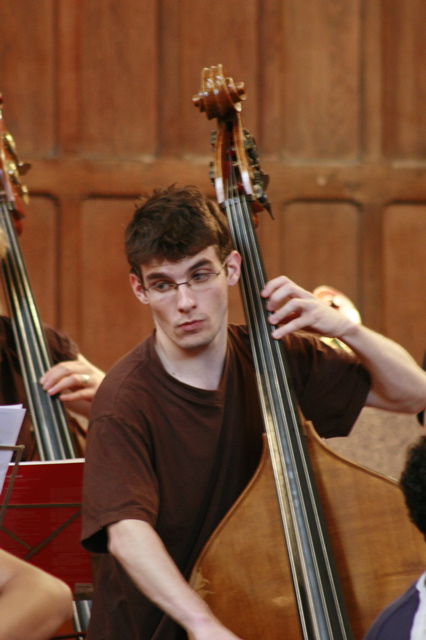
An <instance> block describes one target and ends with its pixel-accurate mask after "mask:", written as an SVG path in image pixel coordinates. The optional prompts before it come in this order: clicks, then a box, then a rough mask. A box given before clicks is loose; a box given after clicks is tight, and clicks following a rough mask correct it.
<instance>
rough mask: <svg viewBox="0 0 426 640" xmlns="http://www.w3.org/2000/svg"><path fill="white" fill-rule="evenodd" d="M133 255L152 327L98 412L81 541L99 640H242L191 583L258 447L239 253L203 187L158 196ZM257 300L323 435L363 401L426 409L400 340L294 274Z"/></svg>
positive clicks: (132, 240)
mask: <svg viewBox="0 0 426 640" xmlns="http://www.w3.org/2000/svg"><path fill="white" fill-rule="evenodd" d="M126 252H127V257H128V260H129V263H130V267H131V274H130V282H131V286H132V289H133V292H134V294H135V295H136V297H137V298H138V300H139V301H140V302H141V303H142V304H146V305H149V306H150V308H151V312H152V316H153V320H154V325H155V330H154V332H153V334H152V335H151V336H150V337H149V338H147V339H146V340H145V341H144V342H143V343H142V344H140V345H139V346H137V347H136V348H135V349H134V350H133V351H132V352H131V353H130V354H128V355H127V356H125V357H124V358H123V359H122V360H121V361H120V362H119V363H118V364H117V365H115V367H113V369H112V370H111V371H110V372H109V373H108V374H107V376H106V378H105V380H104V382H103V384H102V385H101V387H100V389H99V391H98V393H97V396H96V397H95V400H94V403H93V407H92V414H91V423H90V429H89V437H88V446H87V454H86V474H85V486H84V524H83V544H84V545H85V547H86V548H87V549H89V550H91V551H95V552H101V553H102V554H103V555H102V561H101V567H100V570H99V573H98V580H97V584H96V588H95V597H94V601H93V609H92V616H91V623H90V627H89V632H88V639H89V640H101V639H103V640H105V639H108V640H112V639H114V640H121V639H122V638H132V640H134V639H137V638H139V639H143V640H148V639H151V638H155V639H156V640H160V639H161V640H172V639H173V640H175V639H177V638H184V637H186V633H187V632H188V633H190V634H191V635H192V637H193V638H194V639H195V640H201V639H203V640H210V639H213V638H214V639H215V640H218V639H221V640H231V639H234V640H235V638H236V636H235V635H234V634H233V633H231V632H230V631H228V630H227V629H226V628H225V627H224V626H223V625H222V624H221V623H220V621H219V620H217V619H216V618H215V617H214V615H213V614H212V613H211V611H210V610H209V609H208V607H207V606H206V604H205V602H204V601H203V600H202V599H201V598H200V597H199V596H198V594H197V593H196V592H195V591H193V590H192V589H191V587H190V586H189V585H188V583H187V581H186V580H187V578H188V576H189V573H190V570H191V567H192V566H193V564H194V562H195V560H196V558H197V556H198V554H199V553H200V551H201V549H202V547H203V545H204V543H205V542H206V541H207V539H208V538H209V536H210V535H211V533H212V531H213V530H214V528H215V527H216V525H217V524H218V522H219V521H220V520H221V518H222V517H223V516H224V515H225V514H226V513H227V511H228V510H229V508H230V507H231V505H232V504H233V503H234V501H235V500H236V498H237V497H238V496H239V495H240V493H241V491H242V490H243V489H244V487H245V486H246V484H247V482H248V481H249V479H250V477H251V476H252V475H253V472H254V471H255V469H256V466H257V464H258V462H259V457H260V452H261V438H262V430H263V427H262V415H261V409H260V406H259V400H258V393H257V388H256V380H255V374H254V368H253V361H252V355H251V350H250V344H249V338H248V335H247V330H246V328H245V327H241V326H235V325H234V326H232V325H228V287H232V286H235V285H237V283H238V280H239V277H240V266H241V257H240V255H239V254H238V253H237V252H236V251H234V250H232V247H231V243H230V237H229V232H228V228H227V224H226V219H225V217H224V216H223V214H222V213H221V212H220V211H219V209H218V208H217V206H216V205H215V204H214V203H212V202H211V201H209V200H208V199H207V198H205V197H204V196H203V194H202V193H201V192H200V191H199V190H198V189H196V188H195V187H185V188H182V189H180V188H177V187H170V188H169V189H166V190H156V191H155V192H154V193H153V194H151V195H146V196H145V197H144V198H143V199H142V201H141V204H140V206H139V208H138V209H137V211H136V212H135V215H134V217H133V220H132V221H131V222H130V224H129V226H128V228H127V231H126ZM259 295H261V296H262V297H263V298H264V300H265V304H266V306H267V309H268V310H269V311H271V312H272V314H271V316H270V322H271V324H274V325H276V326H277V327H278V328H276V329H275V330H274V331H273V333H272V336H273V337H274V338H275V339H277V340H282V341H283V342H284V344H285V348H286V351H287V353H288V357H289V362H290V368H291V375H292V379H293V386H294V389H295V392H296V396H297V398H298V402H299V404H300V408H301V410H302V412H303V415H304V416H305V418H306V419H308V420H311V421H312V422H313V423H314V425H315V428H316V430H317V431H318V432H319V434H320V435H321V436H324V437H330V436H333V435H335V436H337V435H339V436H341V435H346V434H348V433H349V431H350V429H351V427H352V425H353V423H354V421H355V420H356V418H357V416H358V413H359V411H360V410H361V408H362V407H363V406H364V404H369V405H371V406H375V407H380V408H383V409H389V410H394V411H402V412H408V413H410V412H411V413H416V412H418V411H420V410H421V409H422V408H423V407H424V406H425V405H426V375H425V373H424V372H423V371H422V370H421V369H420V367H418V366H417V365H416V363H415V362H414V361H413V360H412V358H411V357H410V356H409V355H408V353H407V352H406V351H405V350H404V349H402V348H401V347H399V346H398V345H396V344H395V343H394V342H392V341H390V340H388V339H386V338H384V337H383V336H380V335H378V334H376V333H374V332H373V331H370V330H369V329H367V328H365V327H363V326H359V325H355V324H354V323H353V322H352V321H351V320H350V319H349V318H347V317H346V316H344V315H343V314H341V313H339V312H337V311H336V310H334V309H332V308H331V307H329V306H326V305H324V304H323V303H321V302H320V301H319V300H318V299H317V298H315V296H314V295H312V294H311V293H308V292H307V291H305V290H304V289H302V288H301V287H299V286H297V285H296V284H295V283H294V282H292V281H290V280H289V279H288V278H286V277H285V276H280V277H278V278H275V279H274V280H271V281H270V282H268V283H267V284H266V286H265V288H264V290H263V291H261V292H260V294H259ZM300 329H303V330H304V332H303V333H299V330H300ZM307 332H309V333H307ZM314 334H318V335H324V336H330V337H331V336H332V337H336V338H339V339H340V340H342V341H343V342H345V343H346V344H347V345H348V346H349V347H350V348H351V349H352V351H353V352H354V353H355V354H356V356H355V355H354V353H349V352H346V351H345V350H343V349H339V350H336V349H332V348H329V347H328V346H326V345H325V344H323V343H322V342H321V341H320V340H319V339H318V337H316V335H314ZM230 606H232V603H230Z"/></svg>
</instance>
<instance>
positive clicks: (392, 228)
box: [383, 204, 426, 362]
mask: <svg viewBox="0 0 426 640" xmlns="http://www.w3.org/2000/svg"><path fill="white" fill-rule="evenodd" d="M383 236H384V253H383V258H384V261H383V278H384V298H383V309H384V317H385V318H386V327H385V331H386V334H387V335H389V336H390V337H392V338H393V339H394V340H397V341H398V342H400V343H401V344H402V345H404V346H405V348H406V349H408V350H409V351H410V353H411V354H412V355H413V356H414V357H415V358H416V359H417V361H418V362H421V361H422V360H423V355H424V353H425V351H426V334H425V330H424V325H425V317H426V293H425V276H426V252H425V241H426V205H407V204H401V205H397V204H396V205H393V206H390V207H388V208H387V209H386V210H385V212H384V222H383Z"/></svg>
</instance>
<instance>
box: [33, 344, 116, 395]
mask: <svg viewBox="0 0 426 640" xmlns="http://www.w3.org/2000/svg"><path fill="white" fill-rule="evenodd" d="M104 377H105V373H104V372H103V371H101V369H98V368H97V367H95V365H93V364H92V363H91V362H89V361H88V360H87V359H86V358H85V357H84V356H82V355H81V354H79V355H78V358H77V360H67V361H65V362H60V363H59V364H56V365H55V366H54V367H52V368H51V369H49V370H48V371H46V373H45V374H44V375H43V376H42V377H41V378H40V384H41V385H42V386H43V389H44V390H45V391H46V392H47V393H48V394H49V395H51V396H53V395H56V394H59V398H60V399H61V400H62V401H63V402H79V401H81V400H86V401H88V402H91V401H92V400H93V398H94V396H95V393H96V391H97V390H98V387H99V385H100V384H101V382H102V380H103V379H104Z"/></svg>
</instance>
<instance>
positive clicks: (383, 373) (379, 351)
mask: <svg viewBox="0 0 426 640" xmlns="http://www.w3.org/2000/svg"><path fill="white" fill-rule="evenodd" d="M339 339H340V340H342V341H343V342H345V343H346V344H347V345H348V346H349V347H350V348H351V349H352V350H353V351H354V352H355V353H356V355H357V356H358V358H359V359H360V361H361V362H362V363H363V365H364V366H365V367H366V369H367V370H368V371H369V373H370V375H371V381H372V387H371V391H370V394H369V396H368V398H367V403H366V404H368V405H369V406H374V407H378V408H381V409H389V410H391V411H401V412H408V413H417V412H419V411H421V410H423V409H424V408H425V407H426V374H425V372H424V371H423V370H422V369H421V368H420V367H419V366H418V365H417V363H416V362H415V360H414V359H413V358H412V357H411V356H410V354H409V353H408V352H407V351H406V350H405V349H404V348H403V347H401V346H400V345H399V344H397V343H396V342H394V341H393V340H390V339H388V338H386V337H385V336H382V335H380V334H378V333H376V332H375V331H372V330H371V329H368V328H367V327H364V326H362V325H353V327H351V330H350V331H349V332H347V333H345V334H343V335H341V336H339Z"/></svg>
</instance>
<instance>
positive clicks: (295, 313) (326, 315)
mask: <svg viewBox="0 0 426 640" xmlns="http://www.w3.org/2000/svg"><path fill="white" fill-rule="evenodd" d="M261 295H262V297H263V298H265V299H266V308H267V310H268V311H270V312H271V314H270V316H269V322H270V323H271V324H273V325H275V327H276V328H275V329H274V330H273V331H272V336H273V337H274V338H275V339H281V338H283V337H284V336H286V335H288V334H290V333H292V332H293V331H298V330H305V331H311V332H313V333H316V334H318V335H320V336H326V337H330V338H338V339H339V340H341V341H342V342H344V343H345V344H346V345H347V346H348V347H350V348H351V349H352V351H353V352H354V353H355V354H356V355H357V357H358V358H359V360H360V362H361V363H362V364H363V365H364V366H365V368H366V369H367V370H368V372H369V374H370V377H371V389H370V392H369V394H368V396H367V400H366V404H367V405H369V406H372V407H377V408H380V409H387V410H390V411H399V412H403V413H418V412H419V411H422V410H423V409H424V408H425V407H426V373H425V372H424V371H423V370H422V369H421V367H419V366H418V365H417V363H416V362H415V360H414V359H413V358H412V357H411V356H410V355H409V353H408V352H407V351H406V350H405V349H404V348H403V347H401V346H400V345H398V344H397V343H396V342H394V341H393V340H390V339H389V338H386V337H385V336H382V335H380V334H378V333H376V332H375V331H372V330H371V329H368V328H367V327H365V326H363V325H359V324H356V323H354V322H353V321H352V320H351V319H350V318H348V317H347V316H346V315H345V314H342V313H341V312H340V311H337V310H336V309H333V308H332V307H330V306H329V305H328V304H326V303H324V302H322V301H321V300H318V298H316V296H314V295H313V294H312V293H310V292H309V291H306V290H305V289H303V288H302V287H299V286H298V285H296V284H295V283H294V282H293V281H292V280H290V279H289V278H287V277H285V276H279V277H278V278H275V279H273V280H270V281H269V282H268V283H267V284H266V285H265V287H264V289H263V291H262V292H261Z"/></svg>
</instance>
